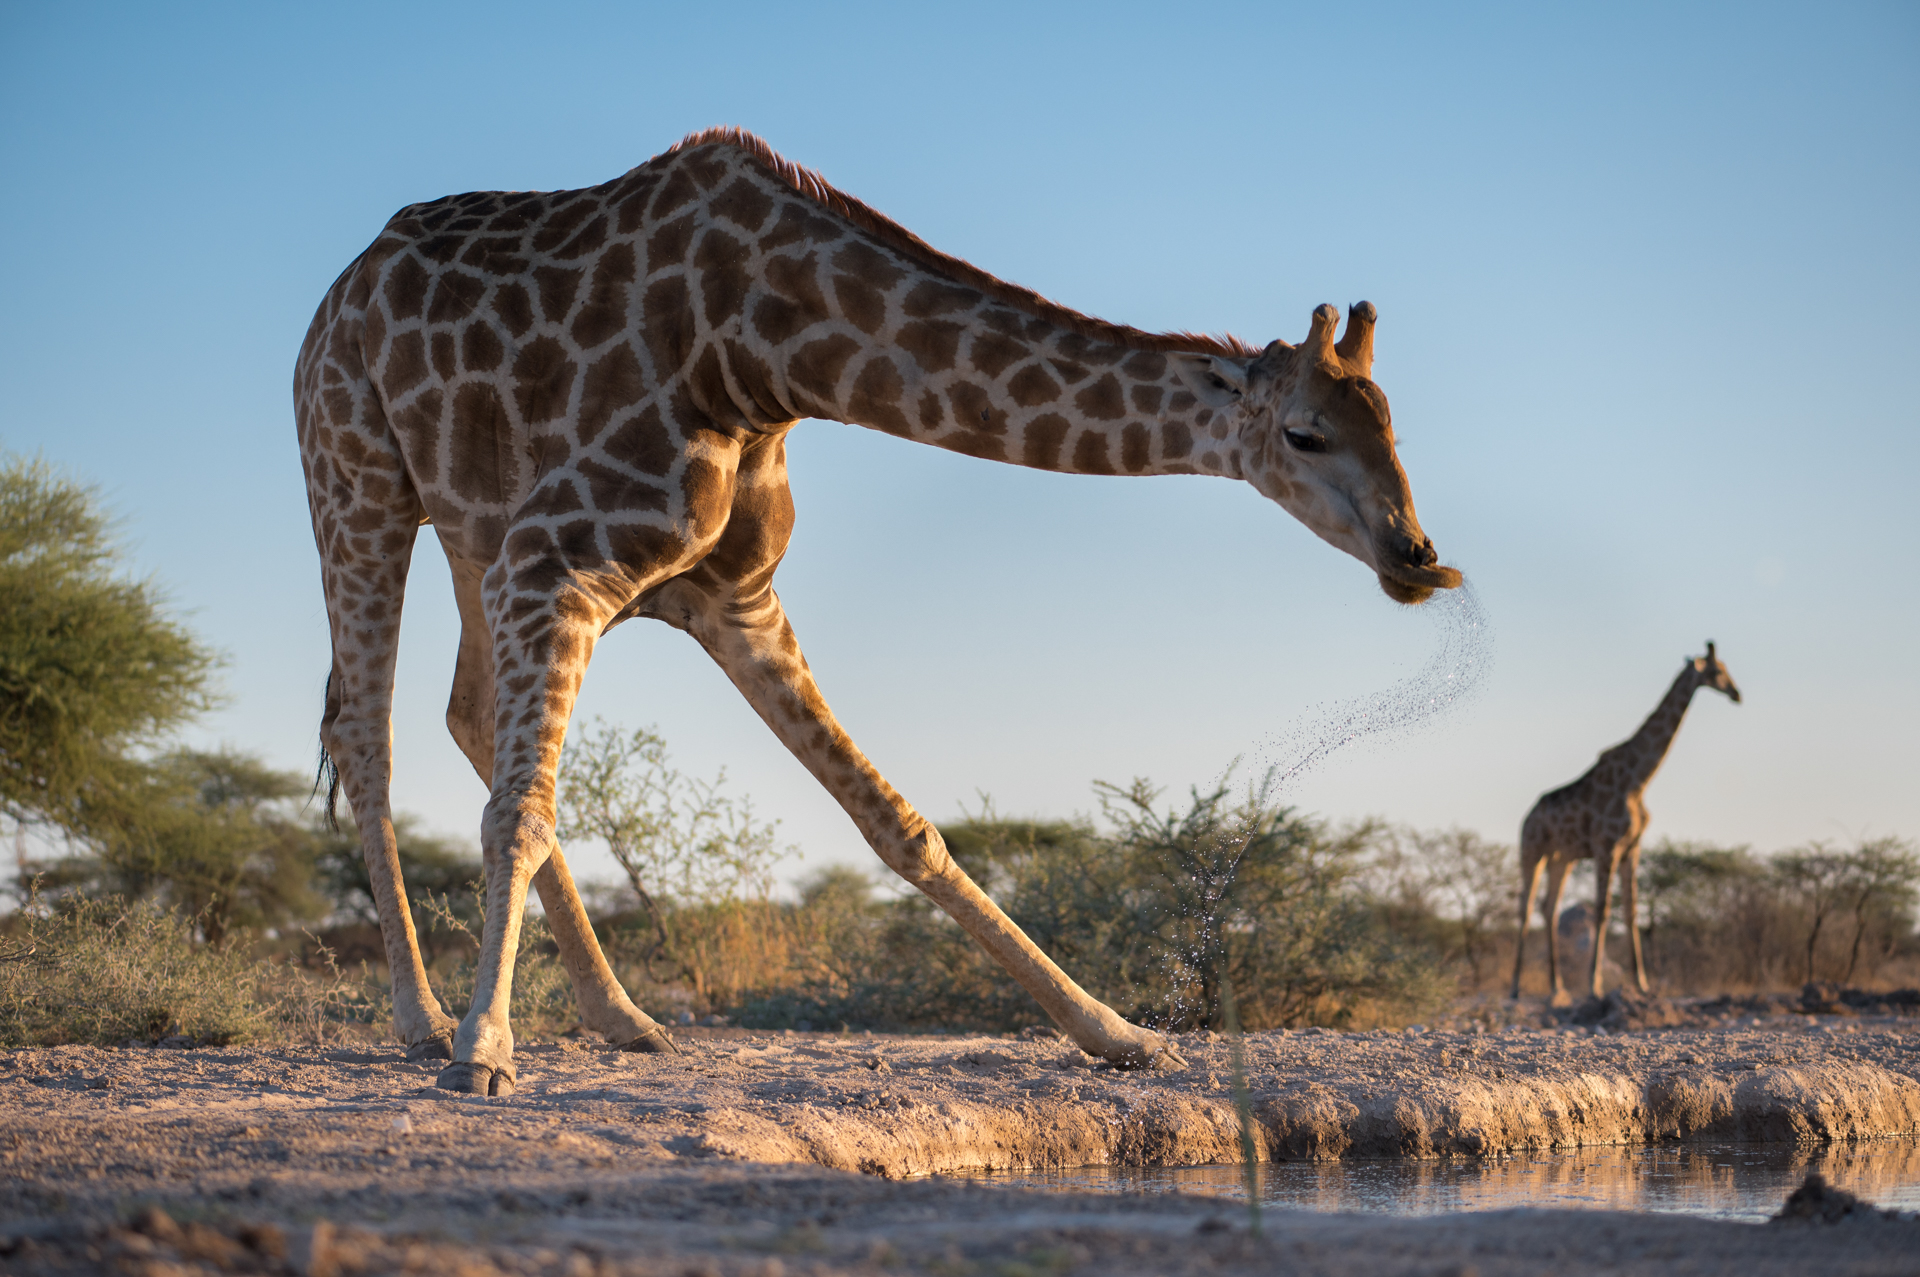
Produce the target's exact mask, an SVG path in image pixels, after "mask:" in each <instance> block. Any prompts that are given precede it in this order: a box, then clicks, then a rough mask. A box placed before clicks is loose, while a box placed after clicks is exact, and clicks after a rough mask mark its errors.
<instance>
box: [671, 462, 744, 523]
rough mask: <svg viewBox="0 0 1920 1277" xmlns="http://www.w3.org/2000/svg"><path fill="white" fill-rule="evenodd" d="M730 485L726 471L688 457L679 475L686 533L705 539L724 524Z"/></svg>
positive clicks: (710, 463) (712, 464) (711, 463)
mask: <svg viewBox="0 0 1920 1277" xmlns="http://www.w3.org/2000/svg"><path fill="white" fill-rule="evenodd" d="M731 487H732V484H730V483H729V482H728V474H727V471H725V470H723V469H722V468H721V467H719V466H717V465H715V464H714V463H713V462H711V461H709V460H707V459H706V458H705V457H689V458H687V465H686V468H685V469H684V470H682V471H681V472H680V494H681V495H682V496H683V497H685V498H686V509H687V524H688V530H689V531H691V532H692V533H693V535H694V536H695V537H699V538H703V539H704V538H705V537H707V536H710V535H712V534H713V533H715V532H717V531H719V530H720V525H721V524H722V523H723V522H724V521H725V520H726V517H727V506H728V505H729V504H731V503H730V501H729V500H728V498H729V496H730V493H729V491H728V489H729V488H731Z"/></svg>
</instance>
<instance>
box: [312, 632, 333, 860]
mask: <svg viewBox="0 0 1920 1277" xmlns="http://www.w3.org/2000/svg"><path fill="white" fill-rule="evenodd" d="M326 707H327V710H326V713H325V714H324V715H323V717H322V719H321V723H320V726H321V731H320V765H319V766H318V767H317V768H316V769H315V770H314V774H313V790H312V792H311V793H310V794H309V795H308V797H310V798H311V797H312V796H313V795H314V794H318V793H319V792H320V787H321V786H322V785H325V786H326V790H327V803H326V806H325V807H324V808H323V809H322V810H321V813H320V819H321V820H322V821H324V822H325V823H326V826H327V829H328V831H329V832H330V833H336V834H337V833H339V832H340V765H339V764H338V763H336V762H334V761H333V755H332V754H329V753H328V752H327V733H326V720H327V719H329V718H331V717H333V713H332V711H333V671H332V670H331V669H329V670H328V671H327V690H326Z"/></svg>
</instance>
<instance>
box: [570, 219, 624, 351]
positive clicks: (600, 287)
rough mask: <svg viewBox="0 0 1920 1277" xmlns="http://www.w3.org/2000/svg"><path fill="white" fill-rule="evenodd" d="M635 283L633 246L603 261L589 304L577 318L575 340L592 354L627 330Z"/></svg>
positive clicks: (595, 270) (617, 249)
mask: <svg viewBox="0 0 1920 1277" xmlns="http://www.w3.org/2000/svg"><path fill="white" fill-rule="evenodd" d="M633 280H634V260H633V245H631V244H615V245H614V246H613V247H612V248H609V249H608V250H607V251H606V252H605V253H603V254H602V255H601V257H600V262H599V264H598V265H596V266H595V267H594V268H593V278H592V280H591V281H590V282H589V283H588V284H587V300H586V302H585V304H583V305H582V306H581V307H580V313H579V314H578V315H575V316H574V317H573V339H574V341H576V342H578V343H579V344H580V348H581V349H582V350H591V349H593V348H594V347H595V346H598V345H599V344H600V343H601V342H604V341H606V340H608V339H609V338H611V337H613V336H615V335H616V334H618V333H620V332H621V331H622V330H624V329H625V328H626V326H627V285H628V284H630V283H632V282H633Z"/></svg>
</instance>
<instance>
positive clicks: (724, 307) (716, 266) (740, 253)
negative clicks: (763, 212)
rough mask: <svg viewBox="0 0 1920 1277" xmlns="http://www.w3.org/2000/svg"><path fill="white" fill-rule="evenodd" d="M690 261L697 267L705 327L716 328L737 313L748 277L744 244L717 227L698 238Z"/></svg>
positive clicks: (749, 285)
mask: <svg viewBox="0 0 1920 1277" xmlns="http://www.w3.org/2000/svg"><path fill="white" fill-rule="evenodd" d="M693 264H694V265H695V266H696V267H698V268H699V270H700V296H701V299H702V300H703V301H704V302H705V303H706V308H707V326H708V327H710V328H718V327H720V326H721V325H722V324H724V323H726V322H727V320H729V319H731V318H733V316H735V315H737V314H739V313H740V303H741V302H742V301H744V300H745V299H746V296H747V289H748V288H749V287H751V286H752V283H753V281H752V279H751V278H750V277H749V276H748V275H747V246H746V245H745V244H743V243H741V242H740V241H739V240H737V239H735V238H734V237H733V236H731V235H729V234H727V233H726V232H725V231H721V230H710V231H708V232H707V233H706V234H705V235H702V236H701V237H700V247H699V248H698V249H697V250H696V251H695V253H694V257H693Z"/></svg>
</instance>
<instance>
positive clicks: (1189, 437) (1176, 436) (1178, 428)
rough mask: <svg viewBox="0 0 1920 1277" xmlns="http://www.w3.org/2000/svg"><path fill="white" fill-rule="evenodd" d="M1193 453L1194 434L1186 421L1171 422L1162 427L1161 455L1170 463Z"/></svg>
mask: <svg viewBox="0 0 1920 1277" xmlns="http://www.w3.org/2000/svg"><path fill="white" fill-rule="evenodd" d="M1192 451H1193V432H1192V431H1191V430H1189V429H1187V425H1186V423H1185V422H1184V421H1169V422H1166V423H1165V424H1163V425H1162V426H1161V427H1160V455H1161V456H1162V457H1164V458H1166V459H1167V460H1169V461H1174V460H1178V459H1180V458H1183V457H1186V456H1187V455H1189V454H1190V453H1192Z"/></svg>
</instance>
